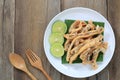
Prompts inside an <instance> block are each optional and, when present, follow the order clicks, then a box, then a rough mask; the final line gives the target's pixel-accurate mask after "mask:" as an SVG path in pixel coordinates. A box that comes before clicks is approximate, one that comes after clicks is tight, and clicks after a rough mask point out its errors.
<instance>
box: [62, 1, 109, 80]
mask: <svg viewBox="0 0 120 80" xmlns="http://www.w3.org/2000/svg"><path fill="white" fill-rule="evenodd" d="M101 4H102V5H101ZM73 7H87V8H91V9H94V10H96V11H98V12H99V13H101V14H102V15H103V16H105V17H106V18H107V6H106V0H104V1H103V0H90V1H89V0H87V1H86V0H62V6H61V8H62V10H64V9H68V8H73ZM106 70H107V69H105V71H106ZM106 75H107V74H106V73H105V72H103V71H102V74H98V75H97V76H98V77H102V76H106ZM97 76H92V77H89V78H84V79H80V80H96V79H98V80H99V78H97ZM62 77H63V78H62V80H66V79H67V80H74V78H70V77H66V76H62ZM105 79H106V78H105ZM105 79H103V80H105ZM75 80H79V79H75Z"/></svg>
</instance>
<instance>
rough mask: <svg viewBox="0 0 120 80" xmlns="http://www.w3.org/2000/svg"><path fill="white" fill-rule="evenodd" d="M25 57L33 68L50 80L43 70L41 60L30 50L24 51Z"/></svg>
mask: <svg viewBox="0 0 120 80" xmlns="http://www.w3.org/2000/svg"><path fill="white" fill-rule="evenodd" d="M26 55H27V58H28V59H29V62H30V63H31V65H32V66H33V67H35V68H37V69H39V70H41V71H42V72H43V74H44V75H45V76H46V78H47V79H48V80H52V79H51V77H50V76H49V75H48V74H47V73H46V71H45V70H44V68H43V66H42V61H41V59H40V58H39V57H38V56H37V55H36V54H35V53H34V52H33V51H32V50H31V49H27V50H26Z"/></svg>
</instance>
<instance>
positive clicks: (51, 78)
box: [40, 69, 52, 80]
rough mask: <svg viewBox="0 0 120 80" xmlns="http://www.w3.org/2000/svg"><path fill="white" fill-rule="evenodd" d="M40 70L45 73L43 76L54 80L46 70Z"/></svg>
mask: <svg viewBox="0 0 120 80" xmlns="http://www.w3.org/2000/svg"><path fill="white" fill-rule="evenodd" d="M40 70H41V71H42V72H43V74H44V75H45V76H46V78H47V79H48V80H52V78H51V77H50V76H49V75H48V74H47V72H46V71H45V70H44V69H40Z"/></svg>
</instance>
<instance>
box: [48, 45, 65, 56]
mask: <svg viewBox="0 0 120 80" xmlns="http://www.w3.org/2000/svg"><path fill="white" fill-rule="evenodd" d="M50 51H51V53H52V55H53V56H55V57H61V56H63V55H64V48H63V46H62V45H61V44H60V43H54V44H53V45H52V46H51V48H50Z"/></svg>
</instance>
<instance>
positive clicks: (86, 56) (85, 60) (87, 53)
mask: <svg viewBox="0 0 120 80" xmlns="http://www.w3.org/2000/svg"><path fill="white" fill-rule="evenodd" d="M101 43H102V42H99V43H98V44H96V45H95V46H93V47H91V48H88V49H89V51H87V50H85V51H84V52H82V53H81V55H80V59H81V60H82V63H83V64H87V63H88V62H90V56H91V55H92V53H93V51H94V50H95V49H96V48H97V47H98V46H99V45H101Z"/></svg>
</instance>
